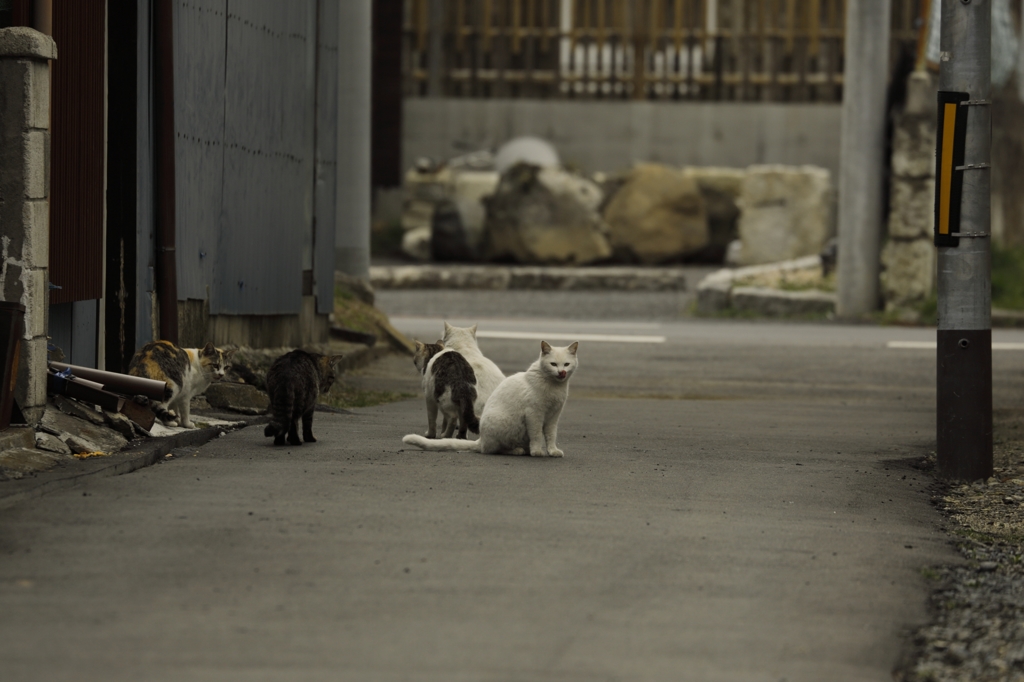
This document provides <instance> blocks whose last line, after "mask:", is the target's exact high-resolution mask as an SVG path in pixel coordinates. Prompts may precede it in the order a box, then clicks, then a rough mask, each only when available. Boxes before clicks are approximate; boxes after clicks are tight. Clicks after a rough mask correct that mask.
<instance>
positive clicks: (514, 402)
mask: <svg viewBox="0 0 1024 682" xmlns="http://www.w3.org/2000/svg"><path fill="white" fill-rule="evenodd" d="M578 347H579V343H573V344H572V345H570V346H567V347H565V348H552V347H551V346H550V345H549V344H548V343H547V342H546V341H541V342H540V357H539V358H537V361H536V362H534V363H533V364H532V365H530V367H529V369H527V370H526V371H525V372H519V373H518V374H513V375H512V376H510V377H508V378H507V379H505V380H504V381H503V382H501V385H499V386H498V388H497V389H495V390H494V393H492V394H491V397H490V399H489V400H488V401H487V405H486V406H485V407H484V412H483V414H482V415H480V439H479V440H462V439H459V438H441V439H438V440H430V439H428V438H424V437H423V436H420V435H418V434H409V435H408V436H406V437H405V438H403V439H402V442H403V443H406V444H408V445H415V446H417V447H419V448H421V449H423V450H467V451H469V452H482V453H484V454H488V455H500V454H508V455H527V454H528V455H532V456H534V457H561V456H562V455H563V454H564V453H563V452H562V451H561V450H559V449H558V445H557V439H558V418H559V417H560V416H561V414H562V408H563V407H564V406H565V401H566V399H567V398H568V397H569V379H570V378H571V377H572V374H573V372H575V371H576V367H577V366H578V364H579V361H578V359H577V357H576V350H577V348H578Z"/></svg>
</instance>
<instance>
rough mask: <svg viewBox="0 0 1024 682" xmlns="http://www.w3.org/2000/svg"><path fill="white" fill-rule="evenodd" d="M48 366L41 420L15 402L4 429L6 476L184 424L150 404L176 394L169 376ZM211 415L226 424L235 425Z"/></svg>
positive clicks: (108, 450) (0, 467)
mask: <svg viewBox="0 0 1024 682" xmlns="http://www.w3.org/2000/svg"><path fill="white" fill-rule="evenodd" d="M48 369H49V372H48V374H47V393H48V394H49V396H50V398H49V401H48V403H47V405H46V407H45V409H44V411H43V414H42V417H41V418H40V420H39V422H38V424H35V425H34V426H32V425H28V424H24V423H23V422H24V418H23V417H21V415H20V414H19V411H18V410H17V409H16V406H15V407H14V409H13V410H12V412H13V415H12V417H11V421H12V424H13V425H12V426H11V427H10V428H8V429H6V430H4V431H2V432H0V481H2V480H6V479H17V478H21V477H23V476H25V475H26V474H32V473H34V472H39V471H45V470H48V469H50V468H53V467H54V466H56V465H58V464H61V463H64V462H69V461H71V460H72V459H88V458H92V457H102V456H108V455H111V454H113V453H116V452H119V451H121V450H123V449H125V448H126V447H128V446H129V444H130V443H132V442H133V441H138V440H140V439H143V438H152V437H159V436H166V435H169V434H171V433H174V432H175V431H176V430H181V429H174V428H167V427H164V426H163V425H162V424H160V422H158V421H157V420H156V415H155V413H154V412H153V410H152V409H151V407H150V404H151V403H157V402H161V401H163V400H166V399H167V398H169V397H170V387H169V386H168V384H167V383H166V382H163V381H154V380H152V379H145V378H141V377H135V376H130V375H127V374H119V373H117V372H107V371H103V370H97V369H92V368H89V367H79V366H76V365H68V364H65V363H61V362H53V361H51V362H50V363H48ZM215 385H216V384H215ZM248 388H251V389H252V390H254V391H256V392H259V391H258V390H257V389H255V388H254V387H251V386H250V387H248ZM263 397H264V401H266V395H265V394H263ZM263 410H264V411H265V410H266V404H264V406H263ZM210 421H211V425H213V424H212V422H216V425H218V426H220V427H222V428H224V427H230V426H232V425H233V424H232V423H231V422H225V421H223V420H210ZM234 425H237V423H235V424H234Z"/></svg>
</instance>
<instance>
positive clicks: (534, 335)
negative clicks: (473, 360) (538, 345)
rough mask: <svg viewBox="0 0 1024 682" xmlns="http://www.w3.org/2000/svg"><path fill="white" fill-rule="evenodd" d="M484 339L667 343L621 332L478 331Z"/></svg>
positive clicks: (652, 337) (478, 335) (663, 339)
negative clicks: (621, 333)
mask: <svg viewBox="0 0 1024 682" xmlns="http://www.w3.org/2000/svg"><path fill="white" fill-rule="evenodd" d="M476 335H477V337H478V338H484V339H532V340H537V341H607V342H609V343H665V337H664V336H625V335H620V334H563V333H557V334H549V333H547V332H489V331H478V332H477V333H476Z"/></svg>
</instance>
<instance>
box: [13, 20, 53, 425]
mask: <svg viewBox="0 0 1024 682" xmlns="http://www.w3.org/2000/svg"><path fill="white" fill-rule="evenodd" d="M56 58H57V48H56V45H55V44H54V42H53V39H52V38H50V37H49V36H46V35H43V34H42V33H39V32H38V31H35V30H33V29H30V28H24V27H16V28H5V29H0V295H2V296H3V300H4V301H8V302H13V303H21V304H22V305H24V306H25V309H26V312H25V333H24V338H23V339H22V346H21V357H20V358H19V362H18V380H17V383H16V385H15V399H16V400H17V401H18V404H19V405H20V406H21V408H22V411H23V412H24V413H25V416H26V418H27V419H28V420H29V422H30V423H33V422H34V421H36V420H37V419H38V417H39V416H40V415H41V414H42V408H43V406H44V405H45V404H46V360H47V357H46V332H47V317H48V308H49V306H48V301H49V288H48V282H49V278H48V272H47V268H48V263H49V215H50V204H49V196H50V164H49V159H50V130H49V128H50V65H49V60H51V59H56Z"/></svg>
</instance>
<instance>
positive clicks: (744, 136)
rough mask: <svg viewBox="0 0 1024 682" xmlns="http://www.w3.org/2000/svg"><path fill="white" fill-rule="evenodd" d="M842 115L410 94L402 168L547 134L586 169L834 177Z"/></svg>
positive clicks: (823, 107) (789, 108) (798, 107)
mask: <svg viewBox="0 0 1024 682" xmlns="http://www.w3.org/2000/svg"><path fill="white" fill-rule="evenodd" d="M840 113H841V105H840V104H781V103H742V104H737V103H721V102H707V103H703V102H679V103H675V102H594V101H591V102H573V101H547V100H522V99H516V100H496V99H486V100H485V99H448V98H437V99H431V98H407V99H406V100H405V101H404V104H403V126H402V165H403V168H404V169H407V168H409V167H410V166H411V165H412V164H413V162H414V161H415V160H416V159H417V158H418V157H421V156H429V157H432V158H435V159H444V158H448V157H451V156H455V155H457V154H460V153H464V152H467V151H473V150H476V149H483V148H488V147H497V146H499V145H501V144H502V143H503V142H505V141H507V140H509V139H511V138H513V137H516V136H519V135H535V136H538V137H543V138H545V139H547V140H549V141H551V142H552V143H553V144H554V145H555V147H556V148H557V149H558V151H559V153H560V154H561V157H562V162H563V163H567V164H574V165H576V166H577V167H579V168H580V169H582V170H584V171H587V172H593V171H605V172H613V171H617V170H620V169H622V168H625V167H628V166H629V165H630V164H632V163H633V162H634V161H654V162H661V163H667V164H671V165H695V166H732V167H740V168H742V167H745V166H749V165H751V164H764V163H780V164H790V165H801V164H813V165H816V166H822V167H823V168H827V169H828V170H829V171H830V172H831V173H832V177H833V178H836V177H837V176H838V172H839V123H840Z"/></svg>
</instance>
